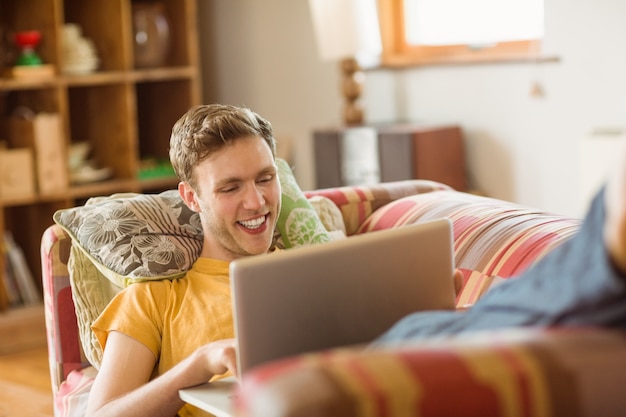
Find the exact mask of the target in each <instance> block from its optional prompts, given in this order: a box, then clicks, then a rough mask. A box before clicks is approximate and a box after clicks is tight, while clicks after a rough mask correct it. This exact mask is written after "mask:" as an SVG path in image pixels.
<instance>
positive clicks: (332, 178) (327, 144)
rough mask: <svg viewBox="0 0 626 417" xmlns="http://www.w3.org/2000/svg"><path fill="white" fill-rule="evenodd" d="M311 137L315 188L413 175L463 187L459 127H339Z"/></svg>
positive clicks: (320, 131) (465, 179) (315, 133)
mask: <svg viewBox="0 0 626 417" xmlns="http://www.w3.org/2000/svg"><path fill="white" fill-rule="evenodd" d="M313 136H314V137H313V139H314V149H315V168H316V180H317V184H316V187H317V188H328V187H338V186H342V185H359V184H361V183H371V182H379V181H383V182H387V181H399V180H405V179H411V178H417V179H427V180H433V181H438V182H442V183H444V184H447V185H449V186H451V187H452V188H454V189H456V190H459V191H466V189H467V186H468V184H467V176H466V172H465V170H466V168H465V146H464V139H463V132H462V130H461V128H460V127H459V126H453V125H452V126H419V125H411V124H402V125H383V126H359V127H341V128H328V129H318V130H316V131H315V132H314V135H313Z"/></svg>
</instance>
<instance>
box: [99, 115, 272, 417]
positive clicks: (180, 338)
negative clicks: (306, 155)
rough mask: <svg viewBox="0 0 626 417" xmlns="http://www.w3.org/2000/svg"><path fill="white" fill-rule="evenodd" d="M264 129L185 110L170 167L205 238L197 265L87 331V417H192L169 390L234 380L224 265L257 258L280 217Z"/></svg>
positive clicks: (135, 288)
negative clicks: (94, 369) (99, 351)
mask: <svg viewBox="0 0 626 417" xmlns="http://www.w3.org/2000/svg"><path fill="white" fill-rule="evenodd" d="M275 150H276V144H275V140H274V137H273V133H272V127H271V125H270V123H269V122H268V121H266V120H265V119H263V118H262V117H260V116H259V115H258V114H256V113H254V112H252V111H250V110H248V109H245V108H239V107H234V106H227V105H203V106H197V107H194V108H192V109H190V110H189V111H188V112H187V113H186V114H185V115H183V117H181V119H180V120H179V121H178V122H177V123H176V124H175V125H174V128H173V129H172V136H171V139H170V160H171V162H172V165H173V167H174V170H175V171H176V174H177V175H178V177H179V179H180V181H181V182H180V183H179V185H178V190H179V192H180V195H181V196H182V198H183V200H184V201H185V203H186V204H187V205H188V206H189V207H190V208H191V209H192V210H194V211H196V212H198V214H199V217H200V221H201V223H202V229H203V232H204V242H203V248H202V251H201V254H200V258H199V259H198V260H197V261H196V262H195V263H194V265H193V268H192V269H191V270H190V271H189V272H187V274H186V275H185V276H184V277H183V278H181V279H177V280H172V281H169V280H163V281H151V282H146V283H141V284H134V285H131V286H129V287H128V288H126V289H125V290H124V291H122V292H120V293H119V294H118V295H117V296H116V297H115V298H114V299H113V300H112V301H111V303H110V304H109V306H108V307H107V308H106V310H105V311H104V312H103V313H102V314H101V315H100V317H99V318H98V320H97V321H96V322H95V323H94V325H93V330H94V333H95V334H96V336H97V338H98V340H99V342H100V344H101V345H102V347H103V350H104V354H103V359H102V364H101V367H100V369H99V372H98V376H97V377H96V380H95V382H94V385H93V388H92V389H91V392H90V397H89V403H88V408H87V415H88V416H120V415H125V416H131V415H132V416H144V415H145V416H151V417H154V416H174V415H177V414H178V415H180V416H197V415H204V413H203V412H202V411H200V410H197V409H195V408H194V407H192V406H190V405H188V404H187V405H186V404H184V403H183V402H182V401H181V400H180V398H179V396H178V391H179V389H181V388H184V387H189V386H192V385H197V384H200V383H203V382H206V381H207V380H209V379H211V378H212V377H213V376H214V375H218V374H223V373H225V372H227V371H231V372H233V373H235V372H236V369H235V367H236V360H235V342H234V339H233V337H234V333H233V325H232V310H231V299H230V286H229V278H228V268H229V262H230V261H232V260H234V259H237V258H240V257H243V256H250V255H257V254H262V253H266V252H267V251H268V250H269V249H270V246H271V243H272V238H273V234H274V229H275V226H276V222H277V219H278V215H279V212H280V202H281V189H280V183H279V181H278V176H277V167H276V164H275Z"/></svg>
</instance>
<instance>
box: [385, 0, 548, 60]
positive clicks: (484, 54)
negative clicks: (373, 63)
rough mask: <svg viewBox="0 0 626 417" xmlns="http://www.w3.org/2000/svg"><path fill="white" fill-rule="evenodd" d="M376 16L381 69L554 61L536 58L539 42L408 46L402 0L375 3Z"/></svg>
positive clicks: (534, 40) (538, 53)
mask: <svg viewBox="0 0 626 417" xmlns="http://www.w3.org/2000/svg"><path fill="white" fill-rule="evenodd" d="M378 15H379V26H380V35H381V42H382V53H381V62H380V64H381V66H383V67H405V66H420V65H439V64H467V63H484V62H511V61H533V62H536V61H545V60H554V58H545V57H541V56H540V54H541V53H540V51H541V40H537V39H531V40H522V41H512V42H500V43H497V44H495V45H493V46H485V47H480V48H476V47H472V46H470V45H444V46H428V45H409V44H408V43H407V42H406V40H405V36H404V1H403V0H378Z"/></svg>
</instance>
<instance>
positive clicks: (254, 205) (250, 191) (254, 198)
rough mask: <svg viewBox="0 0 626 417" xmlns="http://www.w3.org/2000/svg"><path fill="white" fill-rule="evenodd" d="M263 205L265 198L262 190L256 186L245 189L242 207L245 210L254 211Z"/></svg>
mask: <svg viewBox="0 0 626 417" xmlns="http://www.w3.org/2000/svg"><path fill="white" fill-rule="evenodd" d="M263 205H265V197H264V196H263V192H262V190H261V189H260V188H259V187H257V185H256V184H254V185H251V186H249V187H247V190H246V194H245V197H244V206H245V208H247V209H251V210H256V209H259V208H261V207H263Z"/></svg>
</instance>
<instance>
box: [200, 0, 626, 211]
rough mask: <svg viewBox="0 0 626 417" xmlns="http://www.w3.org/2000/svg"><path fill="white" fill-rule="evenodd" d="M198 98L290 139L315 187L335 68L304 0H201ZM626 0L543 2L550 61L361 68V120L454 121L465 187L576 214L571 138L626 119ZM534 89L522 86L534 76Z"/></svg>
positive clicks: (335, 93) (574, 142)
mask: <svg viewBox="0 0 626 417" xmlns="http://www.w3.org/2000/svg"><path fill="white" fill-rule="evenodd" d="M200 3H201V7H200V11H201V16H200V28H201V31H202V37H203V39H202V43H201V44H202V48H203V51H204V53H203V64H204V69H205V99H206V101H219V102H227V103H232V104H243V105H247V106H250V107H251V108H253V109H254V110H256V111H258V112H259V113H260V114H262V115H264V116H266V117H267V118H268V119H270V120H271V121H272V124H273V125H274V129H275V131H276V133H277V136H278V137H279V138H289V139H290V140H292V141H293V142H294V145H295V157H294V162H295V167H296V174H297V176H298V180H299V182H300V184H301V185H302V187H303V188H312V187H314V185H315V184H314V166H313V159H312V143H311V131H312V129H313V128H314V127H320V126H326V125H332V124H337V123H339V120H340V111H341V101H340V96H339V90H338V88H339V87H338V82H339V81H338V80H339V72H338V70H337V68H336V65H335V64H334V63H324V62H321V61H319V59H318V58H317V54H316V50H315V43H314V39H313V32H312V26H311V23H310V19H309V11H308V4H307V2H306V1H305V0H296V1H294V0H229V1H226V0H200ZM625 18H626V2H624V1H623V0H546V40H545V42H544V48H543V49H544V53H545V54H547V55H556V56H558V57H559V58H560V62H558V63H545V64H490V65H487V64H484V65H464V66H439V67H428V68H417V69H416V68H413V69H407V70H403V71H383V70H377V71H373V72H368V74H367V75H368V78H367V83H366V90H365V97H364V103H365V106H366V110H367V118H368V120H369V121H373V122H374V121H393V120H400V119H410V120H414V121H421V122H424V123H458V124H460V125H461V126H462V127H463V129H464V131H465V135H466V144H467V152H468V155H467V157H468V166H469V168H468V169H469V175H470V180H471V182H472V185H473V186H474V187H475V188H479V189H481V190H483V191H485V192H486V193H487V194H488V195H490V196H493V197H497V198H503V199H507V200H513V201H517V202H519V203H522V204H527V205H531V206H534V207H538V208H542V209H545V210H551V211H555V212H559V213H563V214H568V215H580V214H581V213H582V208H581V204H580V194H581V192H580V183H581V179H580V177H579V176H580V172H581V169H580V166H581V161H580V155H579V145H580V141H581V140H583V139H584V138H586V137H587V136H588V135H589V134H590V133H591V132H592V131H593V130H594V129H596V128H603V127H618V128H619V127H622V128H623V127H626V42H625V41H624V40H626V24H625V23H626V20H625ZM535 81H537V82H539V83H540V84H541V85H542V86H543V88H544V90H545V96H544V97H543V98H536V97H532V96H531V95H530V90H531V87H532V84H533V82H535Z"/></svg>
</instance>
